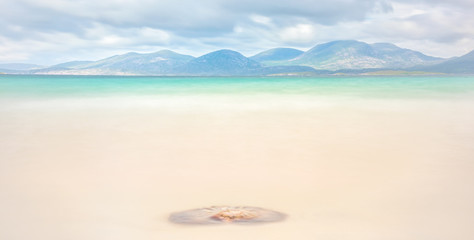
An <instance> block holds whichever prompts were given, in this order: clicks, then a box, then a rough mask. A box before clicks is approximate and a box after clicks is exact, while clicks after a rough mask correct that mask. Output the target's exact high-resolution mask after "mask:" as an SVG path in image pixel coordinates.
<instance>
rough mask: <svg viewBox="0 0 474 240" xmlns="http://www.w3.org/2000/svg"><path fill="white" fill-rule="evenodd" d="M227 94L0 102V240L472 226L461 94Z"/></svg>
mask: <svg viewBox="0 0 474 240" xmlns="http://www.w3.org/2000/svg"><path fill="white" fill-rule="evenodd" d="M236 98H237V97H234V98H229V99H226V98H222V99H221V98H219V97H215V98H199V97H195V98H192V97H189V98H185V97H183V98H180V97H176V98H175V99H171V100H169V99H161V100H156V101H155V100H150V99H82V100H81V99H79V100H70V101H65V100H64V99H63V100H58V101H51V102H50V101H46V102H41V101H39V102H38V101H32V102H25V103H21V102H15V101H11V102H3V103H2V105H0V106H2V107H1V108H0V116H1V117H0V145H1V146H2V147H1V149H0V159H1V160H0V239H8V240H14V239H22V240H26V239H31V240H33V239H34V240H43V239H44V240H64V239H68V240H84V239H87V240H105V239H110V240H112V239H113V240H122V239H134V240H137V239H140V240H148V239H150V240H151V239H153V240H156V239H206V240H214V239H215V240H217V239H275V240H278V239H298V240H305V239H338V240H342V239H348V240H349V239H350V240H381V239H384V240H392V239H393V240H400V239H403V240H411V239H413V240H424V239H426V240H433V239H456V240H462V239H466V240H467V239H473V238H474V229H473V228H472V223H473V222H474V204H473V202H474V187H473V186H472V185H473V183H474V174H472V173H473V172H474V127H473V123H474V108H473V107H472V106H474V105H473V104H474V101H473V98H469V99H456V100H440V101H435V100H415V99H411V100H410V99H408V100H403V101H400V100H380V99H373V100H370V99H365V100H364V99H320V98H311V99H300V98H298V97H294V98H293V97H291V96H289V97H287V98H288V99H284V100H282V99H280V100H278V96H276V97H275V99H272V98H271V97H268V98H267V97H262V98H260V97H253V98H244V97H243V98H242V99H236ZM212 205H236V206H240V205H248V206H256V207H263V208H267V209H272V210H276V211H279V212H283V213H285V214H287V215H288V217H287V219H286V220H285V221H283V222H278V223H269V224H265V225H257V226H239V225H225V226H222V225H220V226H180V225H176V224H173V223H170V222H169V221H168V220H167V219H168V217H169V214H170V213H172V212H177V211H184V210H188V209H194V208H202V207H209V206H212Z"/></svg>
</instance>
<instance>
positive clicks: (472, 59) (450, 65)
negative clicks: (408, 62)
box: [413, 51, 474, 74]
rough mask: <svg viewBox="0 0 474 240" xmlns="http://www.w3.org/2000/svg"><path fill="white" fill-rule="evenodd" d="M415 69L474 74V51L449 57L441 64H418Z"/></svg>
mask: <svg viewBox="0 0 474 240" xmlns="http://www.w3.org/2000/svg"><path fill="white" fill-rule="evenodd" d="M413 69H414V70H420V71H429V72H441V73H453V74H474V51H471V52H469V53H468V54H466V55H463V56H461V57H457V58H452V59H448V60H446V61H444V62H442V63H439V64H435V65H431V66H418V67H415V68H413Z"/></svg>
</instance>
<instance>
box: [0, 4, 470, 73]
mask: <svg viewBox="0 0 474 240" xmlns="http://www.w3.org/2000/svg"><path fill="white" fill-rule="evenodd" d="M473 12H474V1H473V0H293V1H288V0H0V63H13V62H15V63H36V64H40V65H52V64H57V63H62V62H66V61H74V60H98V59H101V58H105V57H108V56H112V55H116V54H123V53H126V52H130V51H134V52H141V53H148V52H155V51H159V50H163V49H170V50H173V51H176V52H178V53H182V54H189V55H193V56H196V57H198V56H200V55H203V54H205V53H208V52H211V51H215V50H219V49H232V50H236V51H239V52H241V53H242V54H244V55H246V56H251V55H254V54H256V53H258V52H260V51H263V50H267V49H270V48H275V47H292V48H297V49H301V50H308V49H310V48H311V47H314V46H315V45H317V44H321V43H325V42H329V41H334V40H348V39H354V40H359V41H364V42H367V43H375V42H390V43H394V44H396V45H397V46H399V47H403V48H409V49H413V50H417V51H420V52H422V53H425V54H427V55H431V56H436V57H453V56H460V55H463V54H466V53H468V52H469V51H471V50H474V17H473V16H472V13H473Z"/></svg>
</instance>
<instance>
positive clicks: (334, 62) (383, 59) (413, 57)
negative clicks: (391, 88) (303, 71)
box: [281, 40, 443, 70]
mask: <svg viewBox="0 0 474 240" xmlns="http://www.w3.org/2000/svg"><path fill="white" fill-rule="evenodd" d="M442 60H443V59H442V58H435V57H430V56H426V55H424V54H422V53H420V52H416V51H413V50H409V49H403V48H399V47H397V46H395V45H393V44H389V43H376V44H367V43H364V42H359V41H354V40H346V41H333V42H329V43H325V44H320V45H317V46H315V47H314V48H312V49H310V50H308V51H307V52H305V53H304V54H302V55H300V56H298V57H296V58H294V59H291V60H288V61H286V62H281V64H284V65H303V66H310V67H314V68H316V69H327V70H339V69H367V68H394V69H399V68H407V67H411V66H414V65H428V64H434V63H439V62H441V61H442Z"/></svg>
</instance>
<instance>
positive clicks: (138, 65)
mask: <svg viewBox="0 0 474 240" xmlns="http://www.w3.org/2000/svg"><path fill="white" fill-rule="evenodd" d="M3 66H5V64H4V65H3ZM37 66H39V65H31V64H30V65H27V64H25V65H22V64H17V65H15V64H12V65H9V67H10V68H16V69H26V70H11V69H6V68H5V67H2V65H0V69H2V70H0V72H3V73H6V74H72V75H157V76H178V75H181V76H266V75H278V76H286V75H288V76H290V75H291V76H294V75H298V76H314V75H320V74H355V75H357V74H375V75H377V74H379V75H380V74H382V75H383V74H398V75H400V74H432V73H455V74H458V73H460V74H465V73H469V74H474V70H473V69H474V51H473V52H470V53H468V54H466V55H464V56H461V57H458V58H452V59H443V58H436V57H431V56H427V55H424V54H422V53H420V52H417V51H413V50H410V49H404V48H400V47H397V46H396V45H393V44H390V43H374V44H367V43H364V42H360V41H355V40H345V41H333V42H328V43H324V44H319V45H316V46H315V47H313V48H311V49H309V50H308V51H306V52H303V51H300V50H297V49H293V48H274V49H270V50H267V51H263V52H261V53H258V54H256V55H255V56H252V57H250V58H247V57H245V56H243V55H242V54H241V53H239V52H236V51H232V50H225V49H224V50H218V51H215V52H211V53H208V54H205V55H202V56H200V57H198V58H195V57H193V56H189V55H183V54H179V53H176V52H173V51H170V50H163V51H159V52H155V53H145V54H143V53H135V52H130V53H126V54H122V55H116V56H112V57H108V58H105V59H102V60H99V61H74V62H66V63H61V64H58V65H54V66H51V67H47V68H41V69H35V68H37Z"/></svg>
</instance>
